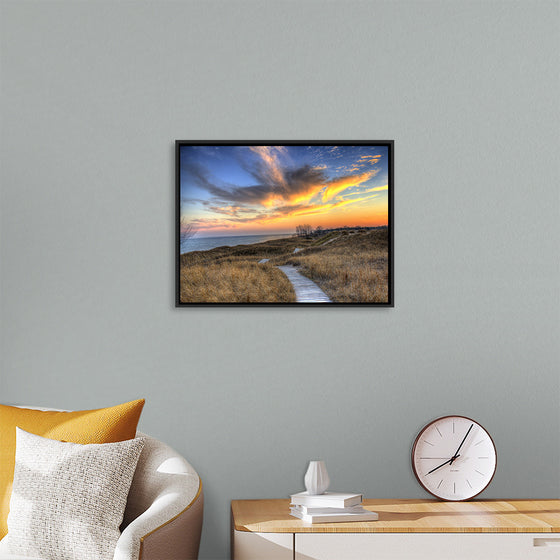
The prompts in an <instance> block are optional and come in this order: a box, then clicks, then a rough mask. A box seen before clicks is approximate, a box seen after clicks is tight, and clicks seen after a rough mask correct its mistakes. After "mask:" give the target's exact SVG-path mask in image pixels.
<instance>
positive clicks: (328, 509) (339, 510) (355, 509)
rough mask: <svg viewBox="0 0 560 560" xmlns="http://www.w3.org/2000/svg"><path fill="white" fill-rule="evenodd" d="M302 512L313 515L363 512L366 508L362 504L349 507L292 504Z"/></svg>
mask: <svg viewBox="0 0 560 560" xmlns="http://www.w3.org/2000/svg"><path fill="white" fill-rule="evenodd" d="M291 507H292V508H294V509H297V510H298V511H301V512H302V513H306V514H310V515H313V514H315V513H354V512H358V513H360V512H362V511H364V508H363V507H362V506H348V507H343V508H339V507H313V506H300V505H292V506H291Z"/></svg>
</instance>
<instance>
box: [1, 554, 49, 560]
mask: <svg viewBox="0 0 560 560" xmlns="http://www.w3.org/2000/svg"><path fill="white" fill-rule="evenodd" d="M0 560H44V559H43V558H37V557H35V558H33V557H31V556H16V555H14V554H2V553H0Z"/></svg>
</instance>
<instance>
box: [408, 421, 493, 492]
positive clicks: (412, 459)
mask: <svg viewBox="0 0 560 560" xmlns="http://www.w3.org/2000/svg"><path fill="white" fill-rule="evenodd" d="M446 418H463V419H464V420H468V421H469V422H473V423H474V424H476V425H477V426H479V427H481V428H482V429H483V430H484V431H485V432H486V435H487V436H488V437H489V438H490V441H491V442H492V447H493V448H494V472H493V473H492V476H491V477H490V479H489V480H488V482H487V484H486V486H484V488H483V489H482V490H480V492H477V493H476V494H473V495H472V496H469V497H467V498H463V499H460V500H453V499H449V498H443V497H442V496H438V495H437V494H434V493H433V492H432V491H431V490H428V488H426V486H425V484H424V483H423V482H422V480H421V479H420V476H419V474H418V472H417V470H416V465H415V464H414V452H415V451H416V444H417V443H418V440H419V439H420V436H422V434H423V433H424V432H425V431H426V430H427V429H428V428H429V427H430V426H432V425H433V424H435V423H436V422H439V421H440V420H445V419H446ZM411 463H412V470H413V472H414V476H415V477H416V480H417V481H418V482H419V484H420V486H422V488H424V490H426V492H428V494H431V495H432V496H434V497H435V498H437V499H438V500H442V501H445V502H468V501H469V500H472V499H473V498H476V497H477V496H478V495H479V494H482V492H484V490H486V488H488V486H490V483H491V482H492V480H493V479H494V475H495V474H496V470H497V468H498V453H497V451H496V444H495V443H494V440H493V439H492V436H491V435H490V432H488V430H487V429H486V428H485V427H484V426H483V425H482V424H481V423H480V422H478V421H477V420H473V419H472V418H469V417H468V416H462V415H461V414H448V415H446V416H440V417H439V418H436V419H435V420H432V421H431V422H429V423H428V424H426V425H425V426H424V427H423V428H422V429H421V430H420V431H419V432H418V435H417V436H416V438H415V440H414V444H413V446H412V453H411Z"/></svg>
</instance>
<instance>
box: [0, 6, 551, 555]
mask: <svg viewBox="0 0 560 560" xmlns="http://www.w3.org/2000/svg"><path fill="white" fill-rule="evenodd" d="M1 6H2V13H1V16H2V17H1V20H2V30H1V41H2V43H1V57H2V58H1V82H2V83H1V87H2V99H1V116H2V132H1V134H2V136H1V142H2V145H1V150H0V151H1V157H2V171H1V173H2V175H1V215H0V218H1V306H2V307H1V319H2V329H1V343H2V347H1V357H2V363H1V370H0V371H1V386H0V390H1V401H2V402H7V403H28V404H36V405H45V406H55V407H62V408H87V407H99V406H105V405H109V404H114V403H118V402H121V401H124V400H128V399H132V398H135V397H139V396H144V397H146V399H147V404H146V407H145V410H144V413H143V417H142V421H141V428H142V429H143V430H144V431H147V432H148V433H151V434H153V435H155V436H159V437H161V438H163V439H164V440H165V441H167V442H169V443H170V444H171V445H172V446H174V447H175V448H176V449H178V450H179V451H180V452H182V453H183V454H185V455H186V456H187V457H188V458H189V459H190V460H191V461H192V463H193V465H194V466H195V467H196V468H197V469H198V470H199V472H200V474H201V476H202V478H203V480H204V485H205V493H206V515H205V531H204V537H203V547H202V556H203V557H204V558H205V559H209V558H216V559H217V558H226V557H227V554H228V541H229V508H228V504H229V500H231V499H232V498H264V497H283V496H287V495H288V494H289V493H290V492H293V491H298V490H300V489H301V488H302V476H303V473H304V470H305V467H306V462H307V460H308V459H310V458H313V457H316V456H321V457H323V458H325V459H326V461H327V466H328V468H329V472H330V475H331V479H332V481H333V487H334V488H336V489H346V490H356V491H362V492H364V493H365V494H366V495H367V496H370V497H380V498H383V497H397V498H404V497H424V496H425V495H426V494H425V493H424V492H423V491H422V490H421V488H420V487H419V485H418V484H417V483H416V481H415V479H414V476H413V474H412V471H411V467H410V460H409V454H410V447H411V444H412V442H413V439H414V436H415V434H416V432H417V431H418V430H419V428H420V427H421V426H422V425H423V424H424V423H426V422H428V421H429V420H431V419H433V418H434V417H437V416H439V415H444V414H449V413H458V414H465V415H467V416H471V417H474V418H476V419H478V420H479V421H480V422H481V423H482V424H483V425H485V426H486V427H487V429H488V430H489V431H490V433H491V434H492V435H493V436H494V439H495V441H496V444H497V448H498V459H499V460H498V472H497V475H496V477H495V479H494V481H493V483H492V485H491V486H490V488H489V489H488V490H487V492H485V494H484V497H487V498H495V497H519V498H524V497H540V498H546V497H548V498H551V497H558V496H559V494H560V487H559V486H560V485H559V482H560V474H559V473H560V443H559V434H560V429H559V428H560V422H559V420H560V418H559V409H560V407H559V404H560V398H559V397H560V393H559V383H558V381H559V380H558V372H559V363H560V355H559V349H558V348H559V334H560V332H559V331H560V329H559V325H560V301H559V290H558V286H559V282H560V272H559V259H558V241H559V233H560V230H559V220H558V218H559V215H558V214H559V212H558V210H559V202H560V201H559V194H558V184H559V179H560V177H559V168H558V163H557V161H558V153H559V151H560V142H559V137H558V133H557V130H558V126H559V124H560V123H559V111H558V104H557V101H558V99H557V95H558V93H559V87H558V86H559V84H558V62H559V60H558V54H557V53H558V50H557V48H558V38H559V14H558V3H557V2H533V1H531V2H529V1H527V2H521V3H517V2H480V3H479V2H457V3H455V2H404V1H403V2H373V1H371V2H359V1H355V2H342V1H339V2H312V1H307V2H281V1H275V2H271V1H269V2H258V1H254V2H248V1H245V2H241V1H234V2H229V1H225V2H214V1H211V2H108V3H107V2H102V3H101V2H67V1H64V2H27V1H22V2H16V1H3V2H2V4H1ZM177 138H182V139H189V138H194V139H200V138H209V139H253V138H263V139H284V138H285V139H324V138H328V139H330V138H340V139H386V138H393V139H394V140H395V150H396V159H395V174H396V184H395V208H396V212H395V295H396V299H395V302H396V306H395V308H394V309H372V308H347V309H309V308H301V309H297V308H295V309H294V308H285V309H284V308H274V309H266V308H258V307H255V308H241V309H238V308H236V309H224V308H218V309H204V308H202V309H175V308H174V307H173V300H174V295H173V289H174V283H173V269H174V257H173V242H174V238H173V217H174V161H173V141H174V140H175V139H177Z"/></svg>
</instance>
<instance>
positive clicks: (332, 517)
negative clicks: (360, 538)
mask: <svg viewBox="0 0 560 560" xmlns="http://www.w3.org/2000/svg"><path fill="white" fill-rule="evenodd" d="M362 510H363V511H362V512H352V513H316V514H312V515H311V514H306V513H303V512H302V511H301V510H299V509H297V508H293V507H292V508H290V515H292V516H293V517H297V518H298V519H301V520H302V521H305V522H307V523H344V522H346V523H348V522H355V521H377V520H378V519H379V516H378V515H377V513H375V512H373V511H368V510H367V509H364V508H362Z"/></svg>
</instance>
